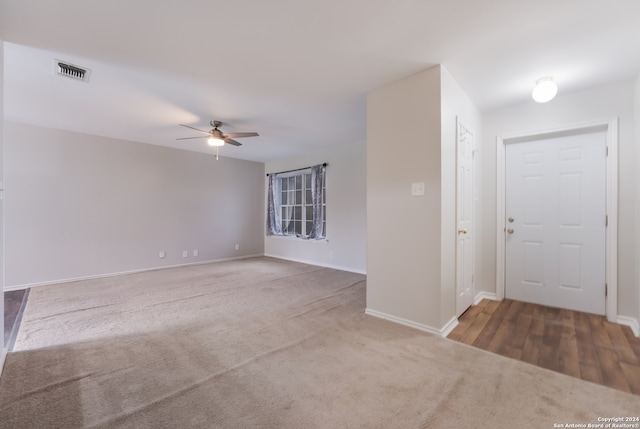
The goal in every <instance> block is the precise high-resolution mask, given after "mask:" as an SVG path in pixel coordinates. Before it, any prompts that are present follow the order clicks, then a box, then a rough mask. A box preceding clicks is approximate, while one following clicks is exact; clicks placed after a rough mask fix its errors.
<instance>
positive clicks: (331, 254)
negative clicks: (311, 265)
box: [329, 251, 333, 259]
mask: <svg viewBox="0 0 640 429" xmlns="http://www.w3.org/2000/svg"><path fill="white" fill-rule="evenodd" d="M329 259H333V251H330V252H329Z"/></svg>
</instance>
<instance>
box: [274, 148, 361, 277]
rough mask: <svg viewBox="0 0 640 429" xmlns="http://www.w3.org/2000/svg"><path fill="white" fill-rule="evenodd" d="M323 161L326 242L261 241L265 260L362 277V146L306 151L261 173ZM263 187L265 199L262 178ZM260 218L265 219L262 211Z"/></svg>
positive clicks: (291, 239)
mask: <svg viewBox="0 0 640 429" xmlns="http://www.w3.org/2000/svg"><path fill="white" fill-rule="evenodd" d="M325 162H326V163H327V164H328V165H327V182H326V186H327V213H326V216H327V240H326V241H325V240H318V241H316V240H301V239H296V238H288V237H265V255H268V256H273V257H276V258H282V259H289V260H295V261H300V262H306V263H310V264H314V265H320V266H326V267H332V268H337V269H343V270H347V271H354V272H358V273H365V270H366V246H365V243H366V219H367V213H366V209H367V207H366V192H367V191H366V189H367V188H366V186H367V185H366V145H365V142H356V143H348V144H337V145H333V146H331V147H329V148H324V149H322V150H321V151H310V152H309V153H307V154H305V155H304V156H301V157H296V158H290V159H283V160H278V161H271V162H267V163H266V164H265V169H266V171H267V173H277V172H279V171H287V170H293V169H298V168H304V167H309V166H312V165H317V164H322V163H325ZM264 183H265V187H264V189H265V198H266V189H267V180H266V176H265V177H264ZM263 215H264V216H265V217H266V210H264V209H263ZM264 224H266V220H265V221H264ZM264 234H265V228H264V227H263V235H264ZM330 252H331V253H330ZM331 255H332V256H331Z"/></svg>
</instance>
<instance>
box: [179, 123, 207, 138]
mask: <svg viewBox="0 0 640 429" xmlns="http://www.w3.org/2000/svg"><path fill="white" fill-rule="evenodd" d="M178 125H182V126H183V127H187V128H191V129H192V130H196V131H199V132H201V133H202V134H206V135H209V131H204V130H200V129H198V128H194V127H192V126H191V125H185V124H178Z"/></svg>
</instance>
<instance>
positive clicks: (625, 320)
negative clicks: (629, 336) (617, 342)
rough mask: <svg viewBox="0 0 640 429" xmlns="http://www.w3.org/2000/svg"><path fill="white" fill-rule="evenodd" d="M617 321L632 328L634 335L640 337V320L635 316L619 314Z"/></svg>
mask: <svg viewBox="0 0 640 429" xmlns="http://www.w3.org/2000/svg"><path fill="white" fill-rule="evenodd" d="M617 322H618V323H619V324H620V325H625V326H628V327H630V328H631V331H632V332H633V335H635V336H636V337H640V322H638V319H636V318H635V317H627V316H618V318H617Z"/></svg>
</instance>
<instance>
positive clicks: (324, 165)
mask: <svg viewBox="0 0 640 429" xmlns="http://www.w3.org/2000/svg"><path fill="white" fill-rule="evenodd" d="M322 166H323V167H326V166H327V163H326V162H325V163H324V164H322ZM311 167H312V166H311ZM311 167H303V168H296V169H295V170H287V171H278V172H277V173H267V177H269V175H271V174H284V173H293V172H294V171H302V170H306V169H308V168H311Z"/></svg>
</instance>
